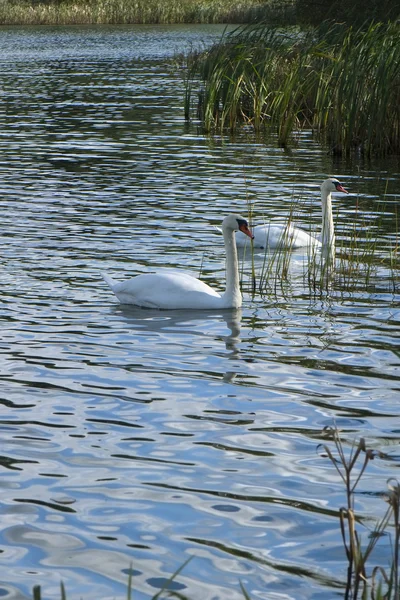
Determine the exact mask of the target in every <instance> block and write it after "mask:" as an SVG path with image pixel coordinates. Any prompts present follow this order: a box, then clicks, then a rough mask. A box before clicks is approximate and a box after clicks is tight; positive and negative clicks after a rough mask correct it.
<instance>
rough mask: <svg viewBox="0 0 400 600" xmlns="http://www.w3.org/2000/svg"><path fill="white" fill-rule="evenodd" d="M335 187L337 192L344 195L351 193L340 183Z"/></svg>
mask: <svg viewBox="0 0 400 600" xmlns="http://www.w3.org/2000/svg"><path fill="white" fill-rule="evenodd" d="M335 187H336V191H337V192H343V194H348V193H349V192H348V191H347V190H345V189H344V187H343V186H342V185H340V183H338V184H337V185H336V186H335Z"/></svg>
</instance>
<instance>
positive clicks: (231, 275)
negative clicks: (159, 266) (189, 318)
mask: <svg viewBox="0 0 400 600" xmlns="http://www.w3.org/2000/svg"><path fill="white" fill-rule="evenodd" d="M239 230H240V231H242V232H243V233H244V234H246V235H248V236H249V237H250V238H251V237H252V233H251V231H250V229H249V226H248V224H247V221H246V219H244V218H243V217H241V216H240V215H228V216H227V217H225V219H224V220H223V222H222V233H223V235H224V243H225V251H226V290H225V292H224V293H223V294H222V295H221V294H219V293H218V292H217V291H216V290H213V288H211V287H210V286H209V285H207V284H206V283H203V282H202V281H200V280H199V279H196V278H195V277H192V276H191V275H187V274H186V273H181V272H179V271H176V272H170V271H165V272H163V271H161V272H157V273H146V274H144V275H138V276H137V277H134V278H133V279H128V280H127V281H122V282H115V281H113V280H112V279H111V277H109V276H108V275H105V274H103V279H104V280H105V281H106V283H107V284H108V285H109V286H110V288H111V289H112V291H113V292H114V294H115V295H116V296H117V298H118V300H119V301H120V302H121V304H134V305H136V306H141V307H144V308H161V309H182V308H183V309H203V308H204V309H214V308H216V309H218V308H220V309H221V308H239V307H240V306H241V305H242V294H241V293H240V286H239V267H238V259H237V251H236V244H235V233H234V232H235V231H239Z"/></svg>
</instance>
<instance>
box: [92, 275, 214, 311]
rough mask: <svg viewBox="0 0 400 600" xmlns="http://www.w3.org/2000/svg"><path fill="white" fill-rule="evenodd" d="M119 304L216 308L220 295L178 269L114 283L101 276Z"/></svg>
mask: <svg viewBox="0 0 400 600" xmlns="http://www.w3.org/2000/svg"><path fill="white" fill-rule="evenodd" d="M103 277H104V279H105V281H106V282H107V283H108V284H109V285H110V287H111V289H112V290H113V292H114V294H115V295H116V296H117V298H118V300H119V301H120V302H121V304H134V305H136V306H142V307H144V308H160V309H171V308H176V309H180V308H192V309H196V308H218V307H220V306H221V302H222V297H221V295H220V294H219V293H218V292H216V291H215V290H213V289H212V288H211V287H210V286H208V285H207V284H206V283H204V282H203V281H200V280H199V279H196V278H195V277H192V276H191V275H188V274H187V273H179V272H175V273H172V272H168V271H166V272H161V273H146V274H144V275H138V276H137V277H134V278H133V279H128V280H127V281H122V282H118V283H115V282H114V281H113V280H111V279H110V278H109V277H108V276H103Z"/></svg>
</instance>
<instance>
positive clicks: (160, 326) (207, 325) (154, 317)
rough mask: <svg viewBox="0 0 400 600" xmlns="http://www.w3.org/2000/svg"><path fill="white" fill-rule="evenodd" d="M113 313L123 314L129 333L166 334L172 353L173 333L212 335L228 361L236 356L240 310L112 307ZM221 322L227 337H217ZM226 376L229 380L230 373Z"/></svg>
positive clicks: (238, 340)
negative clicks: (138, 331) (131, 331)
mask: <svg viewBox="0 0 400 600" xmlns="http://www.w3.org/2000/svg"><path fill="white" fill-rule="evenodd" d="M115 313H116V314H119V315H122V316H123V318H124V321H125V323H126V324H127V325H128V326H129V327H130V328H132V330H142V331H143V330H145V331H149V332H155V333H160V334H161V333H163V334H167V335H168V337H169V338H170V343H171V351H173V344H174V334H180V335H181V334H185V335H190V336H203V337H207V338H210V336H212V338H213V339H218V340H223V341H224V342H225V348H226V350H228V352H229V355H228V358H230V359H231V358H235V357H237V356H238V354H239V347H238V345H239V342H240V328H241V320H242V311H241V309H226V310H222V311H218V312H215V311H210V312H208V311H204V310H191V311H187V310H168V311H155V310H154V309H145V308H138V307H135V306H130V305H126V304H125V305H124V304H121V305H119V306H117V307H115ZM222 322H225V323H226V326H227V328H228V329H229V331H230V333H229V334H228V335H226V336H224V335H221V334H220V329H221V328H220V324H221V323H222ZM234 376H235V375H233V377H234ZM229 377H230V379H232V378H233V377H232V374H230V375H229ZM224 380H225V376H224Z"/></svg>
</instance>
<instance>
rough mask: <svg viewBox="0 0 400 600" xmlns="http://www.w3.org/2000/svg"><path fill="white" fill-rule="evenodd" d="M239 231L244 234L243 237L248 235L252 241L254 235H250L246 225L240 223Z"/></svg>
mask: <svg viewBox="0 0 400 600" xmlns="http://www.w3.org/2000/svg"><path fill="white" fill-rule="evenodd" d="M239 229H240V231H241V232H242V233H244V234H245V235H248V236H249V238H250V239H251V240H252V239H254V235H253V234H252V233H251V229H250V228H249V226H248V225H247V223H241V224H240V225H239Z"/></svg>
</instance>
